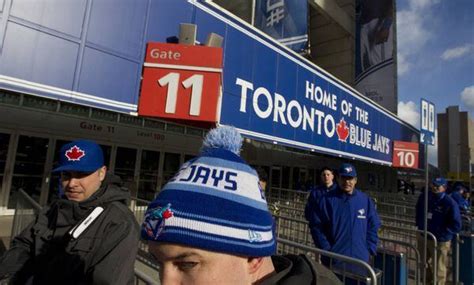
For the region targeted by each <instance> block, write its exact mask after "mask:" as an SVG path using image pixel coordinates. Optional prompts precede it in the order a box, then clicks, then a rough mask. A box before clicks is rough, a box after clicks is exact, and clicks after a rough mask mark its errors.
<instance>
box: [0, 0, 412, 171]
mask: <svg viewBox="0 0 474 285" xmlns="http://www.w3.org/2000/svg"><path fill="white" fill-rule="evenodd" d="M121 1H122V2H123V3H125V4H127V5H125V4H124V5H123V7H122V6H120V7H121V8H120V9H119V8H117V11H115V12H114V13H110V6H108V5H105V4H104V5H93V7H92V8H91V9H87V7H86V5H85V4H84V3H82V4H81V3H79V2H78V3H77V6H74V5H71V6H70V7H69V6H67V5H66V6H67V7H68V10H66V11H61V13H63V14H65V15H70V17H68V19H69V20H68V21H66V20H64V17H52V16H51V15H49V17H46V16H45V15H43V14H41V13H39V14H38V13H29V12H28V11H26V10H21V8H24V7H23V6H21V7H20V6H15V5H16V4H15V3H16V2H13V6H12V8H11V10H9V11H10V12H9V13H10V14H8V15H7V12H5V11H3V12H2V11H0V12H1V14H2V17H3V18H5V19H6V20H5V21H3V22H2V23H0V28H2V29H3V31H4V37H3V42H2V54H1V56H0V89H8V90H14V91H17V92H24V93H30V94H36V95H39V96H46V97H50V98H54V99H58V100H61V101H69V102H73V103H79V104H84V105H89V106H95V107H99V108H104V109H110V110H115V111H119V112H134V111H136V108H137V102H138V91H139V87H140V79H141V72H142V67H143V58H144V53H145V46H146V43H147V42H153V41H155V42H166V40H167V39H168V38H170V37H173V36H176V35H177V32H178V29H179V24H180V23H194V24H196V26H197V27H198V30H197V40H198V41H199V42H205V40H206V38H207V36H208V35H209V34H210V33H217V34H219V35H222V36H223V38H224V41H223V50H224V63H223V78H222V94H223V95H222V102H221V109H220V120H219V122H220V123H221V124H226V125H233V126H235V127H237V128H239V129H240V131H241V132H242V133H243V134H244V135H246V136H248V137H255V138H258V139H259V140H265V141H269V142H274V143H278V144H283V145H289V146H293V147H298V148H303V149H307V150H314V151H318V152H323V153H329V154H332V155H336V156H344V157H348V158H354V159H361V160H366V161H373V162H379V163H383V164H391V158H392V142H393V141H394V140H399V141H417V139H418V136H419V132H418V131H417V130H416V129H414V128H413V127H411V126H410V125H408V124H407V123H405V122H403V121H401V120H400V119H399V118H397V117H396V116H395V115H393V114H391V113H389V112H387V111H386V110H384V109H383V108H380V107H379V106H378V105H377V104H374V103H373V102H372V101H370V100H367V99H365V98H364V97H362V96H360V95H359V94H358V93H356V91H355V90H354V89H352V88H351V87H349V86H348V85H346V84H344V83H342V82H341V81H339V80H338V79H336V78H335V77H333V76H332V75H330V74H329V73H327V72H325V71H323V70H322V69H320V68H318V67H317V66H316V65H314V64H313V63H311V62H310V61H308V60H305V59H303V58H301V57H300V56H298V55H295V54H294V53H293V52H290V51H288V50H287V49H285V48H283V47H281V46H280V45H278V44H275V42H274V41H273V40H271V39H270V38H268V37H267V36H264V35H262V33H261V32H259V31H257V30H256V29H255V28H254V27H252V26H250V25H248V24H247V23H245V22H243V21H242V20H240V19H237V18H234V17H232V16H231V15H229V13H228V12H227V11H224V10H223V9H222V8H221V7H219V6H218V5H217V4H216V3H213V2H207V1H186V0H173V1H168V0H157V1H145V0H141V1H129V0H127V1H124V0H121ZM287 2H288V3H286V2H285V6H284V7H285V9H287V10H285V11H286V12H287V14H288V13H289V14H292V13H290V12H291V11H293V10H292V9H293V8H286V7H292V6H288V5H287V4H292V5H293V4H294V3H296V2H304V3H305V5H307V4H306V1H287ZM38 3H41V5H43V6H44V7H43V8H44V10H45V11H49V13H56V12H55V11H60V10H55V9H47V8H48V7H49V6H48V5H53V4H51V3H54V2H51V3H50V1H46V0H42V1H39V2H38ZM74 3H76V2H74ZM269 3H270V4H272V5H276V4H275V3H282V2H278V1H272V2H269ZM266 4H267V3H266ZM279 5H280V4H279ZM117 7H119V6H117ZM271 7H273V8H274V9H276V8H282V6H271ZM38 11H42V10H41V9H39V10H38ZM78 11H80V12H81V13H80V15H86V16H84V17H83V16H78V15H76V13H78ZM170 11H172V12H173V13H170ZM130 14H133V15H136V17H133V21H132V20H130V21H126V22H124V21H123V19H124V18H127V17H129V16H128V15H130ZM303 14H304V16H303V17H300V18H301V19H302V21H304V22H305V25H306V12H305V13H303ZM20 18H21V19H23V20H21V23H22V24H21V25H20V24H18V23H19V19H20ZM46 18H47V19H50V21H49V22H48V21H44V19H46ZM295 19H296V18H294V19H293V21H295ZM86 20H87V25H86V23H85V22H84V21H86ZM273 21H276V20H275V19H274V20H273ZM39 23H41V24H39ZM84 26H87V27H88V30H87V33H86V34H87V38H83V37H82V36H81V35H82V32H81V29H82V27H84ZM46 28H47V29H46ZM283 30H284V29H283ZM0 31H1V29H0ZM116 31H120V33H117V32H116ZM284 31H285V33H284V34H283V35H284V36H287V35H288V34H287V33H286V30H284ZM0 38H2V37H0Z"/></svg>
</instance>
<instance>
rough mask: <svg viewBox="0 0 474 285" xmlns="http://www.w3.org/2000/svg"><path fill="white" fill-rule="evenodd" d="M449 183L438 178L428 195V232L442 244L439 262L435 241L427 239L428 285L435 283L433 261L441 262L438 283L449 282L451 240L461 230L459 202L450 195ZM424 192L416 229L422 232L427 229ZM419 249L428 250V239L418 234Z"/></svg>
mask: <svg viewBox="0 0 474 285" xmlns="http://www.w3.org/2000/svg"><path fill="white" fill-rule="evenodd" d="M446 189H447V181H446V179H444V178H442V177H438V178H435V179H434V180H433V181H432V187H431V191H430V192H428V211H427V213H428V214H427V222H428V231H429V232H431V233H432V234H433V235H434V236H435V237H436V240H437V242H438V247H437V249H436V252H437V260H436V261H433V257H432V253H433V251H434V243H433V240H431V239H429V238H428V240H427V256H426V260H427V262H428V272H427V275H426V276H427V280H426V283H427V284H429V283H431V282H432V277H433V262H436V263H437V267H438V271H437V272H436V276H437V284H445V283H446V275H447V274H446V273H447V264H448V251H449V248H450V247H451V240H452V239H453V238H454V236H455V235H456V234H457V233H458V232H459V231H460V230H461V214H460V212H459V206H458V205H457V204H456V202H455V201H454V200H453V199H452V198H451V197H449V195H447V194H446ZM424 206H425V204H424V193H422V194H421V195H420V197H419V198H418V201H417V203H416V226H417V227H418V229H419V230H423V229H424V222H423V221H424V219H425V207H424ZM418 246H419V248H420V253H421V252H423V248H424V237H423V235H418Z"/></svg>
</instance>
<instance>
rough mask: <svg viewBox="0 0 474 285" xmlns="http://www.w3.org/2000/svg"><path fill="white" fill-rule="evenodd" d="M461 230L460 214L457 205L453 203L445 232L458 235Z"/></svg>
mask: <svg viewBox="0 0 474 285" xmlns="http://www.w3.org/2000/svg"><path fill="white" fill-rule="evenodd" d="M461 228H462V219H461V212H460V210H459V207H458V205H457V203H454V204H453V207H451V211H449V222H448V226H447V228H446V231H448V232H449V233H451V234H457V233H459V231H461Z"/></svg>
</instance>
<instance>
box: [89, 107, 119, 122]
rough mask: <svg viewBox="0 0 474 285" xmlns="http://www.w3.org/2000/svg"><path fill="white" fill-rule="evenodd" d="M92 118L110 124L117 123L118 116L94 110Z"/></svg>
mask: <svg viewBox="0 0 474 285" xmlns="http://www.w3.org/2000/svg"><path fill="white" fill-rule="evenodd" d="M91 118H94V119H100V120H104V121H110V122H117V119H118V114H117V113H114V112H110V111H105V110H100V109H92V114H91Z"/></svg>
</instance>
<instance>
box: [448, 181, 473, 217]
mask: <svg viewBox="0 0 474 285" xmlns="http://www.w3.org/2000/svg"><path fill="white" fill-rule="evenodd" d="M467 191H468V190H467V189H466V187H464V186H462V185H460V186H458V187H456V188H454V190H453V192H451V198H452V199H453V200H454V201H455V202H456V203H457V204H458V206H459V210H460V211H461V213H467V212H469V208H470V207H469V201H468V200H467V199H465V198H464V193H466V192H467Z"/></svg>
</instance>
